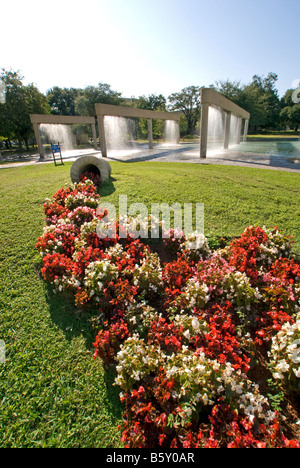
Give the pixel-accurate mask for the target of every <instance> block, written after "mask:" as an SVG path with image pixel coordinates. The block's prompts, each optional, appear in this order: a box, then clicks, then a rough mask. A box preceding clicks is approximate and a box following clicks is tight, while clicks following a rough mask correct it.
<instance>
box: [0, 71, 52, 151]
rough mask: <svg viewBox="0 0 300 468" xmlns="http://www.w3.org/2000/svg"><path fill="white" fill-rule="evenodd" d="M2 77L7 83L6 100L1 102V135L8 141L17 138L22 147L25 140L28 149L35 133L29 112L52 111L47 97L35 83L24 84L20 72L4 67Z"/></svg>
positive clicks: (42, 112) (44, 112) (43, 112)
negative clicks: (29, 141) (30, 139)
mask: <svg viewBox="0 0 300 468" xmlns="http://www.w3.org/2000/svg"><path fill="white" fill-rule="evenodd" d="M0 78H1V80H2V81H3V82H4V83H5V85H6V101H5V103H4V104H0V129H1V132H0V133H1V136H2V137H4V138H5V139H6V140H8V141H9V140H12V139H14V138H16V139H17V140H18V142H19V148H20V149H21V148H22V142H23V140H24V142H25V145H26V149H28V140H29V137H30V136H32V135H33V128H32V124H31V121H30V116H29V114H48V113H50V108H49V105H48V101H47V98H46V96H44V95H43V94H42V93H40V91H39V90H38V89H37V88H36V87H35V86H34V85H33V84H29V85H27V86H25V85H23V77H22V76H21V75H20V73H19V72H14V71H7V70H5V69H2V73H1V75H0Z"/></svg>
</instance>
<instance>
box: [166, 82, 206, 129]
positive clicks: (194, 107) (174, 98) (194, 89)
mask: <svg viewBox="0 0 300 468" xmlns="http://www.w3.org/2000/svg"><path fill="white" fill-rule="evenodd" d="M200 95H201V88H200V87H199V86H189V87H187V88H183V89H182V90H181V91H180V92H179V93H173V94H171V95H170V96H169V98H168V99H169V101H170V103H171V104H170V110H173V111H176V110H179V111H181V112H183V114H184V115H185V118H186V121H187V134H188V135H193V134H194V133H195V131H196V126H197V123H198V121H199V119H200V106H201V103H200Z"/></svg>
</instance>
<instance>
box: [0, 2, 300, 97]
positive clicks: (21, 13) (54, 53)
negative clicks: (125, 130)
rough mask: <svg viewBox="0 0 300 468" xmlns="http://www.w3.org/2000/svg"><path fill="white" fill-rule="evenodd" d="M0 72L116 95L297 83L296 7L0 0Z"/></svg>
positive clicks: (299, 10)
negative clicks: (273, 77)
mask: <svg viewBox="0 0 300 468" xmlns="http://www.w3.org/2000/svg"><path fill="white" fill-rule="evenodd" d="M0 15H1V36H0V37H1V47H0V68H7V69H10V68H12V69H13V70H20V72H21V73H22V75H23V76H24V77H25V82H26V83H29V82H34V83H35V84H36V85H37V87H38V88H39V89H40V90H41V91H42V92H46V90H47V89H49V88H51V87H53V86H61V87H85V86H87V85H97V84H98V83H99V82H105V83H108V84H110V85H111V87H112V89H114V90H116V91H119V92H121V93H122V94H123V96H124V97H130V96H135V97H137V96H140V95H143V94H144V95H149V94H152V93H154V94H159V93H162V94H163V95H164V96H166V97H168V95H169V94H171V93H173V92H176V91H180V90H181V89H182V88H184V87H186V86H191V85H195V86H209V85H210V84H212V83H215V82H216V81H218V80H226V79H230V80H233V81H241V82H242V83H249V82H250V81H251V79H252V76H253V75H254V74H258V75H263V76H266V75H267V74H268V73H269V72H271V71H272V72H275V73H277V74H278V77H279V80H278V83H277V88H278V90H279V94H280V95H283V94H284V92H285V91H286V90H287V89H289V88H291V87H293V86H292V85H293V82H295V80H298V81H299V78H300V69H299V68H300V67H299V57H298V50H299V49H298V47H299V21H300V2H299V0H272V1H271V0H248V1H245V0H244V1H237V0H227V1H226V0H209V1H208V0H207V1H202V0H148V1H145V0H84V1H83V0H80V1H79V0H50V1H41V0H9V1H8V0H5V4H4V5H3V3H2V5H1V6H0Z"/></svg>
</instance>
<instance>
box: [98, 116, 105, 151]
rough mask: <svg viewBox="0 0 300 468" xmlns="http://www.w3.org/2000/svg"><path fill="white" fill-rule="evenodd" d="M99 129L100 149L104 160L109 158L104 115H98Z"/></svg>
mask: <svg viewBox="0 0 300 468" xmlns="http://www.w3.org/2000/svg"><path fill="white" fill-rule="evenodd" d="M98 129H99V138H100V148H101V153H102V157H103V158H107V148H106V140H105V128H104V115H98Z"/></svg>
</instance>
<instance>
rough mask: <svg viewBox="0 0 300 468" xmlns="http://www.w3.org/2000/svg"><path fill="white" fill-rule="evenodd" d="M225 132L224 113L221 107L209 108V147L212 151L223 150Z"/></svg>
mask: <svg viewBox="0 0 300 468" xmlns="http://www.w3.org/2000/svg"><path fill="white" fill-rule="evenodd" d="M224 132H225V119H224V113H223V112H222V110H221V109H220V108H219V107H213V106H209V111H208V134H207V136H208V145H209V149H210V150H220V149H223V145H224Z"/></svg>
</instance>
